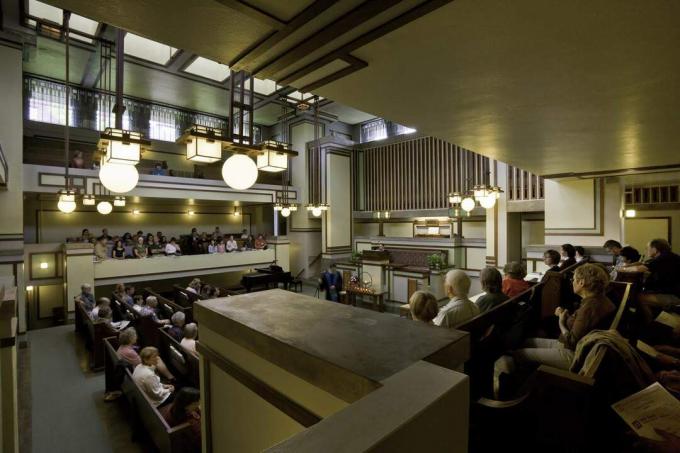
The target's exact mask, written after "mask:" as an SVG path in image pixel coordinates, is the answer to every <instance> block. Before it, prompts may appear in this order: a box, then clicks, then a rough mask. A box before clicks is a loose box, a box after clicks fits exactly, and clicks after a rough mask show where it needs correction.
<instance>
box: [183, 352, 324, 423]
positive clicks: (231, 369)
mask: <svg viewBox="0 0 680 453" xmlns="http://www.w3.org/2000/svg"><path fill="white" fill-rule="evenodd" d="M196 350H197V351H198V352H199V353H200V354H202V355H203V357H204V360H206V361H207V362H209V363H213V364H215V365H217V367H218V368H220V369H221V370H222V371H224V372H225V373H227V374H228V375H229V376H231V377H232V378H234V379H236V380H237V381H238V382H239V383H240V384H242V385H243V386H245V387H246V388H248V389H249V390H250V391H252V392H253V393H255V394H256V395H257V396H259V397H260V398H262V399H263V400H265V401H266V402H268V403H269V404H271V405H272V406H274V407H276V408H277V409H278V410H280V411H281V412H283V413H284V414H286V415H287V416H288V417H290V418H292V419H293V420H295V421H296V422H298V423H299V424H301V425H302V426H304V427H305V428H309V427H310V426H312V425H314V424H316V423H318V422H319V421H321V417H320V416H318V415H316V414H315V413H313V412H311V411H310V410H308V409H307V408H305V407H304V406H302V405H300V404H299V403H297V402H296V401H293V400H292V399H290V398H289V397H288V396H286V395H284V394H283V393H281V392H279V391H278V390H276V389H275V388H274V387H271V386H270V385H269V384H267V383H265V382H262V381H261V380H260V379H258V378H257V377H255V376H253V375H252V374H251V373H249V372H248V371H246V370H244V369H243V368H241V367H240V366H238V365H237V364H235V363H234V362H232V361H230V360H228V359H226V358H224V357H222V356H220V355H219V354H218V353H217V352H215V351H213V350H212V349H211V348H209V347H208V346H205V345H204V344H203V343H196ZM208 389H209V387H206V391H207V390H208Z"/></svg>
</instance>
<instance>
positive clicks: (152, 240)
mask: <svg viewBox="0 0 680 453" xmlns="http://www.w3.org/2000/svg"><path fill="white" fill-rule="evenodd" d="M146 248H147V255H148V256H152V255H154V253H158V250H160V246H159V245H158V244H157V243H156V236H154V235H152V234H150V235H149V236H148V239H147V243H146Z"/></svg>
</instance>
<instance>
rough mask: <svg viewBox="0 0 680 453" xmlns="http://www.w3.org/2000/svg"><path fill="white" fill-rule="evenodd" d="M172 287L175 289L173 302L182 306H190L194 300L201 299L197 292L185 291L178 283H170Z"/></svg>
mask: <svg viewBox="0 0 680 453" xmlns="http://www.w3.org/2000/svg"><path fill="white" fill-rule="evenodd" d="M172 288H173V289H174V291H175V302H176V303H177V304H179V305H181V306H182V307H191V305H192V304H193V303H194V302H195V301H197V300H200V299H201V298H200V296H199V295H198V294H194V293H192V292H191V291H187V290H186V289H184V288H182V287H181V286H179V285H172Z"/></svg>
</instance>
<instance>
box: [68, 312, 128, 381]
mask: <svg viewBox="0 0 680 453" xmlns="http://www.w3.org/2000/svg"><path fill="white" fill-rule="evenodd" d="M76 311H80V315H79V316H80V318H81V321H82V324H83V327H84V330H83V334H84V336H85V346H86V347H87V348H88V350H89V351H90V358H89V365H90V368H91V369H92V370H93V371H100V370H102V369H103V368H104V360H105V359H104V357H105V350H104V338H107V337H111V336H117V335H118V332H117V331H116V330H115V329H112V328H111V327H109V326H108V325H107V324H106V323H105V322H103V321H92V318H90V316H89V315H88V314H87V311H86V310H85V308H84V307H83V306H82V303H81V302H76Z"/></svg>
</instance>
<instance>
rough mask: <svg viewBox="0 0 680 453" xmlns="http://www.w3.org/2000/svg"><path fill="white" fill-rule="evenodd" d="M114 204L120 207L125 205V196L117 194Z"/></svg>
mask: <svg viewBox="0 0 680 453" xmlns="http://www.w3.org/2000/svg"><path fill="white" fill-rule="evenodd" d="M113 205H114V206H117V207H119V208H122V207H124V206H125V197H121V196H117V197H115V198H114V199H113Z"/></svg>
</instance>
